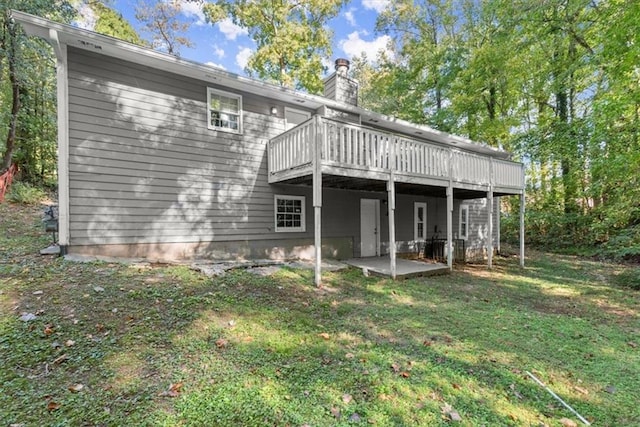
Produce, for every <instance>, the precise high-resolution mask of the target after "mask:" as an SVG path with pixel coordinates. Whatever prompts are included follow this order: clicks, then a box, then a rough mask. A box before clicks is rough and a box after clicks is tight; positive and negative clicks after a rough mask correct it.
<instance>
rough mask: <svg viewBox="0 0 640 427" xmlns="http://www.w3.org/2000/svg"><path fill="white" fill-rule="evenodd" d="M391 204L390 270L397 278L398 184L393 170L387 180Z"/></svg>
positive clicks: (393, 276)
mask: <svg viewBox="0 0 640 427" xmlns="http://www.w3.org/2000/svg"><path fill="white" fill-rule="evenodd" d="M387 192H388V197H389V200H388V202H389V203H388V205H389V264H390V265H389V270H390V271H391V277H392V278H393V279H395V278H396V184H395V175H394V172H393V170H392V171H391V173H390V174H389V181H388V182H387Z"/></svg>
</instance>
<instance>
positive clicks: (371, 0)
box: [362, 0, 391, 13]
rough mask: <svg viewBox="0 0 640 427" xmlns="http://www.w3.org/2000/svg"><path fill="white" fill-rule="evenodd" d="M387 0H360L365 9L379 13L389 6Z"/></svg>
mask: <svg viewBox="0 0 640 427" xmlns="http://www.w3.org/2000/svg"><path fill="white" fill-rule="evenodd" d="M389 3H391V2H390V1H389V0H362V6H364V8H365V9H372V10H375V11H376V12H378V13H380V12H382V11H383V10H385V9H386V8H387V6H389Z"/></svg>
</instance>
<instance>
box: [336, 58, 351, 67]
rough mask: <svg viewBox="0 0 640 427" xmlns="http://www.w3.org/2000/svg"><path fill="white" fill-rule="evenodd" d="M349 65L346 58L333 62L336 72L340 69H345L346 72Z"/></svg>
mask: <svg viewBox="0 0 640 427" xmlns="http://www.w3.org/2000/svg"><path fill="white" fill-rule="evenodd" d="M350 65H351V62H349V60H348V59H346V58H338V59H336V62H335V66H336V70H338V69H339V68H341V67H346V68H347V70H348V69H349V66H350Z"/></svg>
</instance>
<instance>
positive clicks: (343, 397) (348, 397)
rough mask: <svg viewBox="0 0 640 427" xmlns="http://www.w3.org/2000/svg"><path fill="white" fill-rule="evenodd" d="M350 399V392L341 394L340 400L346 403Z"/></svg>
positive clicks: (351, 397)
mask: <svg viewBox="0 0 640 427" xmlns="http://www.w3.org/2000/svg"><path fill="white" fill-rule="evenodd" d="M352 399H353V396H351V395H350V394H347V393H345V394H343V395H342V401H343V402H344V403H346V404H349V403H350V402H351V400H352Z"/></svg>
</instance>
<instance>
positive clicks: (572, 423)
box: [560, 418, 578, 427]
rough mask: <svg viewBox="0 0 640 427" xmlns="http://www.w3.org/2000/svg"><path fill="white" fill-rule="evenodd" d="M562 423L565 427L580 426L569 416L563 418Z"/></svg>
mask: <svg viewBox="0 0 640 427" xmlns="http://www.w3.org/2000/svg"><path fill="white" fill-rule="evenodd" d="M560 424H562V425H563V426H564V427H578V423H576V422H575V421H573V420H570V419H569V418H563V419H561V420H560Z"/></svg>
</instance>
